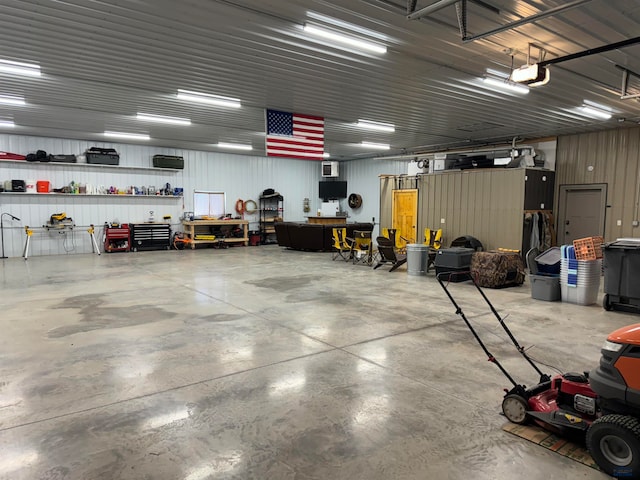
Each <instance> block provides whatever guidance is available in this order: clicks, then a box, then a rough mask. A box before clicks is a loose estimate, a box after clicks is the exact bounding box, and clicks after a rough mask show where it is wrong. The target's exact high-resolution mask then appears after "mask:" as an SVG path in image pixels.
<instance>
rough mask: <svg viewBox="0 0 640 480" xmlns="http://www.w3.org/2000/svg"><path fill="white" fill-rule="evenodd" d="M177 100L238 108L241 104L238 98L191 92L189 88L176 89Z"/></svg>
mask: <svg viewBox="0 0 640 480" xmlns="http://www.w3.org/2000/svg"><path fill="white" fill-rule="evenodd" d="M178 100H187V101H189V102H199V103H208V104H209V105H217V106H220V107H232V108H240V107H241V106H242V104H241V103H240V99H239V98H231V97H222V96H220V95H210V94H208V93H199V92H192V91H191V90H181V89H178Z"/></svg>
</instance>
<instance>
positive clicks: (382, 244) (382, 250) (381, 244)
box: [373, 237, 407, 272]
mask: <svg viewBox="0 0 640 480" xmlns="http://www.w3.org/2000/svg"><path fill="white" fill-rule="evenodd" d="M376 242H377V243H378V254H379V255H380V259H379V260H378V263H377V264H376V266H375V267H373V269H374V270H375V269H376V268H378V267H381V266H382V265H384V264H386V263H391V269H390V270H389V271H390V272H393V271H394V270H397V269H398V267H400V266H401V265H404V264H405V263H407V256H406V255H399V254H396V251H395V249H394V246H393V242H392V241H391V240H389V239H388V238H387V237H378V238H376Z"/></svg>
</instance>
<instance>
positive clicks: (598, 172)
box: [555, 127, 640, 241]
mask: <svg viewBox="0 0 640 480" xmlns="http://www.w3.org/2000/svg"><path fill="white" fill-rule="evenodd" d="M591 183H606V184H607V185H608V189H607V195H608V198H607V205H608V206H610V207H609V208H607V212H606V219H605V240H607V241H611V240H615V239H616V238H620V237H640V229H639V227H634V226H633V224H632V222H634V221H637V220H640V212H639V211H638V208H639V202H640V128H638V127H634V128H620V129H616V130H607V131H603V132H594V133H586V134H580V135H568V136H562V137H559V139H558V151H557V167H556V192H558V190H559V187H560V186H561V185H572V184H591ZM558 197H559V195H558V194H557V193H556V199H558ZM555 211H556V212H557V211H558V200H556V205H555ZM618 221H620V223H621V225H618Z"/></svg>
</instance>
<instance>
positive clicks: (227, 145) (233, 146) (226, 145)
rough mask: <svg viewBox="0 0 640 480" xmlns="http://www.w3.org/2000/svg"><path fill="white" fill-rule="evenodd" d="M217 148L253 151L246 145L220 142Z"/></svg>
mask: <svg viewBox="0 0 640 480" xmlns="http://www.w3.org/2000/svg"><path fill="white" fill-rule="evenodd" d="M216 146H218V147H220V148H229V149H231V150H253V147H252V146H251V145H245V144H242V143H227V142H218V143H216Z"/></svg>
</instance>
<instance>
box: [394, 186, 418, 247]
mask: <svg viewBox="0 0 640 480" xmlns="http://www.w3.org/2000/svg"><path fill="white" fill-rule="evenodd" d="M392 198H393V201H392V205H391V211H392V217H391V223H392V225H393V228H395V229H396V245H397V246H401V247H402V246H404V245H405V244H406V243H421V242H420V241H419V239H418V238H417V236H416V235H417V229H418V190H416V189H406V190H394V191H393V197H392ZM401 237H402V238H405V239H406V240H401Z"/></svg>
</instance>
